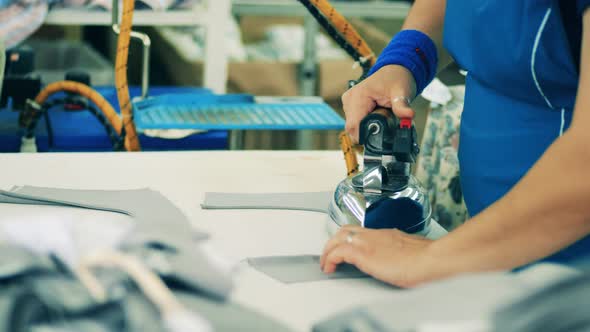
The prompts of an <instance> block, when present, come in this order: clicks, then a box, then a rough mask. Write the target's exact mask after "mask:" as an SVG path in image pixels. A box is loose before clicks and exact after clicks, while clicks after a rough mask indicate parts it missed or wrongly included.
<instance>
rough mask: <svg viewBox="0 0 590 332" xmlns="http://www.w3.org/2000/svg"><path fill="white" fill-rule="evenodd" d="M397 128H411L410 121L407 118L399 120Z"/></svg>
mask: <svg viewBox="0 0 590 332" xmlns="http://www.w3.org/2000/svg"><path fill="white" fill-rule="evenodd" d="M399 127H400V128H405V129H410V128H412V119H408V118H405V119H400V122H399Z"/></svg>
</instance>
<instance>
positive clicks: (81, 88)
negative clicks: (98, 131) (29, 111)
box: [35, 81, 127, 135]
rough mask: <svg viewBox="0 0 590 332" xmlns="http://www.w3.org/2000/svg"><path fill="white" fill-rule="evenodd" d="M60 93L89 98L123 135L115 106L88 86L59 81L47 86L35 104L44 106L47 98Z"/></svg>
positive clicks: (121, 124) (118, 132)
mask: <svg viewBox="0 0 590 332" xmlns="http://www.w3.org/2000/svg"><path fill="white" fill-rule="evenodd" d="M60 91H67V92H71V93H75V94H78V95H81V96H83V97H86V98H88V99H89V100H90V101H91V102H92V103H94V104H95V105H96V106H97V107H98V109H100V110H101V111H102V113H103V114H104V116H105V118H106V119H107V121H109V123H110V124H111V126H112V127H113V128H114V129H115V131H116V132H117V134H119V135H120V134H121V128H122V127H123V123H122V121H121V119H120V118H119V116H118V115H117V112H115V109H114V108H113V106H112V105H111V104H110V103H109V102H108V101H107V100H106V99H104V97H103V96H102V95H101V94H100V93H98V92H97V91H96V90H94V89H92V88H91V87H89V86H88V85H86V84H83V83H79V82H73V81H59V82H55V83H51V84H49V85H47V86H46V87H45V88H44V89H43V90H42V91H41V92H39V94H38V95H37V97H35V102H36V103H37V104H39V105H43V104H44V103H45V101H46V100H47V98H49V97H50V96H51V95H53V94H54V93H57V92H60ZM125 130H127V128H125Z"/></svg>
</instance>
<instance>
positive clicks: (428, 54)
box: [369, 30, 438, 95]
mask: <svg viewBox="0 0 590 332" xmlns="http://www.w3.org/2000/svg"><path fill="white" fill-rule="evenodd" d="M388 65H400V66H403V67H405V68H407V69H408V70H409V71H410V72H411V73H412V75H413V76H414V80H415V81H416V95H419V94H420V93H421V92H422V90H424V88H426V86H427V85H428V84H429V83H430V82H431V81H432V80H433V79H434V77H435V76H436V68H437V66H438V54H437V53H436V45H434V42H433V41H432V39H430V37H428V36H427V35H426V34H425V33H423V32H421V31H418V30H402V31H400V32H399V33H398V34H397V35H395V37H393V39H392V40H391V42H390V43H389V45H387V47H386V48H385V49H384V50H383V52H382V53H381V55H380V56H379V58H378V59H377V62H376V63H375V65H374V66H373V67H372V68H371V70H370V71H369V76H370V75H372V74H373V73H375V72H376V71H378V70H379V69H381V68H383V67H385V66H388Z"/></svg>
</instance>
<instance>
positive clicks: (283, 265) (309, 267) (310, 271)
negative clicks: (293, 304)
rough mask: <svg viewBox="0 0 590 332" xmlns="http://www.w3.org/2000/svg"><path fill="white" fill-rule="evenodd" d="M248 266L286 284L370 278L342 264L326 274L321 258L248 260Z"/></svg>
mask: <svg viewBox="0 0 590 332" xmlns="http://www.w3.org/2000/svg"><path fill="white" fill-rule="evenodd" d="M248 264H250V266H252V267H254V268H255V269H257V270H258V271H260V272H262V273H264V274H266V275H268V276H269V277H271V278H273V279H275V280H278V281H280V282H282V283H285V284H292V283H299V282H310V281H321V280H330V279H356V278H369V276H368V275H367V274H365V273H364V272H362V271H360V270H359V269H358V268H356V267H355V266H353V265H350V264H340V265H339V266H338V268H337V270H336V272H334V273H332V274H325V273H323V272H322V270H321V269H320V256H315V255H302V256H274V257H255V258H248Z"/></svg>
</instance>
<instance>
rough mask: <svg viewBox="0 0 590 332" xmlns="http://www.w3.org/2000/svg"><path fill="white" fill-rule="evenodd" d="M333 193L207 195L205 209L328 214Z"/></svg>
mask: <svg viewBox="0 0 590 332" xmlns="http://www.w3.org/2000/svg"><path fill="white" fill-rule="evenodd" d="M332 194H333V193H331V192H308V193H265V194H248V193H205V200H204V202H203V204H201V207H202V208H203V209H211V210H213V209H263V210H302V211H313V212H322V213H328V206H329V205H330V200H331V199H332Z"/></svg>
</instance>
